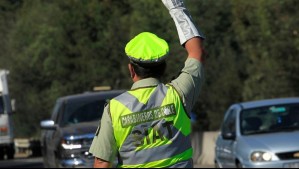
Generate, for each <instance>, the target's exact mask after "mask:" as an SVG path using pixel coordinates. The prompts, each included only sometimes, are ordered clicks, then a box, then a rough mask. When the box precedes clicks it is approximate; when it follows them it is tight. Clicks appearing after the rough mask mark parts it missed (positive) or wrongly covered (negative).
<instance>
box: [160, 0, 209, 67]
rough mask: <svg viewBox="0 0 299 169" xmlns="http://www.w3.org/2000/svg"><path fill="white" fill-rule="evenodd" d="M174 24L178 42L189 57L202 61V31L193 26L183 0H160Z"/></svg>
mask: <svg viewBox="0 0 299 169" xmlns="http://www.w3.org/2000/svg"><path fill="white" fill-rule="evenodd" d="M162 2H163V4H164V5H165V7H166V8H167V9H168V11H169V13H170V15H171V17H172V19H173V20H174V23H175V25H176V28H177V31H178V35H179V39H180V43H181V45H182V46H183V47H185V49H186V50H187V52H188V57H189V58H194V59H197V60H198V61H200V62H203V52H204V50H203V47H202V41H203V39H204V38H205V37H204V35H203V33H202V32H201V31H200V30H199V29H198V28H197V27H196V26H195V24H194V22H193V20H192V17H191V15H190V14H189V11H188V10H187V8H186V7H185V5H184V2H183V0H162Z"/></svg>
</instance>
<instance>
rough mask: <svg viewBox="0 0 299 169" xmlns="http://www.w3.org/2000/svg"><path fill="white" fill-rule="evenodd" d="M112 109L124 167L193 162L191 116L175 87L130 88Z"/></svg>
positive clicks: (115, 102) (161, 85)
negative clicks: (187, 113) (187, 112)
mask: <svg viewBox="0 0 299 169" xmlns="http://www.w3.org/2000/svg"><path fill="white" fill-rule="evenodd" d="M140 90H143V91H142V93H143V94H144V93H145V94H144V95H140ZM110 112H111V117H112V123H113V128H114V135H115V139H116V143H117V145H118V146H119V153H120V156H121V159H122V160H123V161H122V162H123V166H122V167H167V166H171V165H174V164H176V163H177V162H181V161H185V162H186V163H188V164H190V160H189V159H191V158H192V147H191V141H190V132H191V124H190V119H189V118H188V116H187V115H186V112H185V110H184V108H183V105H182V102H181V100H180V98H179V96H178V94H177V92H176V91H175V90H174V89H173V88H172V86H168V87H166V86H165V85H164V84H159V85H158V86H157V87H148V88H141V89H136V90H132V91H128V92H126V93H124V94H122V95H120V96H118V97H116V98H115V99H112V100H111V102H110ZM185 128H186V129H185ZM152 154H155V155H152ZM182 163H183V162H182ZM188 164H186V165H187V166H188Z"/></svg>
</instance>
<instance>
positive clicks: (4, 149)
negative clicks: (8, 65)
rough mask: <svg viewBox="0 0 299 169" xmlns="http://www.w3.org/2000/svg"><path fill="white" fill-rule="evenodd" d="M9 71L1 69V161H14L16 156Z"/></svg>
mask: <svg viewBox="0 0 299 169" xmlns="http://www.w3.org/2000/svg"><path fill="white" fill-rule="evenodd" d="M8 74H9V71H8V70H5V69H0V160H1V159H2V160H3V159H4V158H5V155H6V157H7V159H13V158H14V154H15V146H14V133H13V124H12V112H13V109H12V102H11V100H10V95H9V91H8V83H7V76H8Z"/></svg>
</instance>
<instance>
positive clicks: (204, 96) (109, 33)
mask: <svg viewBox="0 0 299 169" xmlns="http://www.w3.org/2000/svg"><path fill="white" fill-rule="evenodd" d="M298 3H299V1H296V0H288V1H280V0H272V1H266V0H252V1H233V0H217V1H216V0H212V1H198V0H189V1H186V6H187V7H188V9H189V10H190V13H191V14H192V17H193V19H194V21H195V23H196V24H197V25H198V27H199V28H200V29H201V30H202V31H203V32H204V34H205V35H206V37H207V39H206V40H205V43H204V46H205V49H206V51H207V52H208V53H209V55H208V57H207V60H206V63H205V82H204V85H203V87H202V92H201V95H200V97H199V99H198V102H197V104H196V105H195V107H194V112H196V113H197V114H198V115H199V121H198V124H197V125H196V126H199V127H197V128H198V129H201V130H217V129H218V128H219V126H220V123H221V121H222V118H223V115H224V113H225V111H226V109H227V108H228V106H229V105H230V104H232V103H234V102H239V101H247V100H256V99H265V98H274V97H287V96H298V93H299V88H298V87H297V86H298V83H299V76H298V75H299V64H297V63H298V61H299V57H298V56H297V55H298V50H299V38H298V36H299V35H298V33H299V30H298V25H299V23H298V22H299V21H298V19H297V18H296V16H298V10H297V8H296V7H297V6H298ZM143 31H149V32H153V33H155V34H157V35H158V36H160V37H162V38H164V39H165V40H166V41H167V42H168V43H169V46H170V55H169V59H168V61H167V63H168V67H167V70H166V72H167V73H166V76H165V77H164V78H163V81H164V82H168V81H170V80H171V79H172V78H173V77H175V76H176V75H177V74H178V73H179V72H180V70H181V68H182V67H183V65H184V61H185V59H186V55H187V53H186V52H185V50H184V49H183V47H181V46H180V44H179V39H178V36H177V32H176V28H175V25H174V23H173V21H172V18H171V17H170V15H169V13H168V11H167V10H166V9H165V7H164V6H163V4H162V3H161V2H160V1H152V0H140V1H135V0H122V1H119V0H114V1H112V0H98V1H96V0H91V1H82V0H63V1H60V0H52V1H46V0H26V1H21V0H3V1H0V36H1V38H0V51H1V53H0V68H5V69H8V70H10V72H11V73H10V76H9V83H10V91H11V95H12V97H13V98H15V99H16V101H17V113H16V114H15V115H14V121H15V124H16V127H15V131H16V135H17V136H33V135H38V134H37V133H38V132H39V122H40V120H43V119H47V118H49V117H50V114H51V111H52V108H53V105H54V102H55V100H56V99H57V98H58V97H60V96H64V95H68V94H74V93H81V92H84V91H87V90H91V89H92V88H93V87H94V86H101V85H110V86H112V87H113V88H115V89H120V88H122V89H128V88H130V87H131V84H132V81H131V79H130V77H129V72H128V70H127V63H128V59H127V57H126V56H125V52H124V48H125V45H126V43H127V42H128V41H129V40H130V39H131V38H132V37H134V36H135V35H137V34H138V33H140V32H143ZM201 125H202V126H204V127H200V126H201Z"/></svg>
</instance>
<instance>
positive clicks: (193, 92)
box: [170, 58, 204, 113]
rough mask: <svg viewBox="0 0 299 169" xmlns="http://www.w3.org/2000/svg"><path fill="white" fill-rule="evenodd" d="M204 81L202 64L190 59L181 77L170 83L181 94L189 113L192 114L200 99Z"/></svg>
mask: <svg viewBox="0 0 299 169" xmlns="http://www.w3.org/2000/svg"><path fill="white" fill-rule="evenodd" d="M203 79H204V72H203V65H202V63H201V62H199V61H198V60H196V59H193V58H188V59H187V60H186V62H185V66H184V68H183V69H182V71H181V73H180V74H179V76H178V77H177V78H176V79H174V80H172V81H171V83H170V84H171V85H172V86H173V87H174V88H175V89H176V90H177V91H178V92H179V94H180V96H181V98H182V99H183V103H184V105H185V108H186V110H187V112H188V113H190V112H191V110H192V108H193V106H194V104H195V102H196V100H197V99H198V97H199V92H200V89H201V86H202V83H203Z"/></svg>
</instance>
